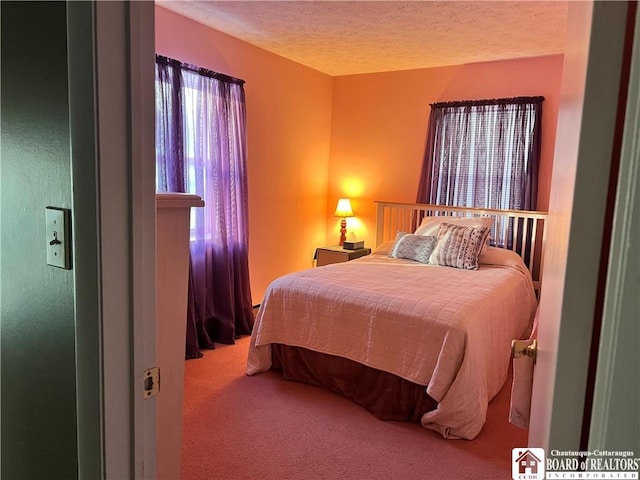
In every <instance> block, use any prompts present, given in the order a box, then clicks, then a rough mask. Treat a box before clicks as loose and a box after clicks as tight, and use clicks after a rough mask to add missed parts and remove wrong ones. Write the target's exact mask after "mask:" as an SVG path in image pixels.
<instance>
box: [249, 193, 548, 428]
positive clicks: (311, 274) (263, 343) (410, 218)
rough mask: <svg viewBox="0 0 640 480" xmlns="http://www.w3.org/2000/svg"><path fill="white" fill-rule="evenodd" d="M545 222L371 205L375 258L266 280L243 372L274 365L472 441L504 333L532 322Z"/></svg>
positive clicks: (492, 386) (507, 350)
mask: <svg viewBox="0 0 640 480" xmlns="http://www.w3.org/2000/svg"><path fill="white" fill-rule="evenodd" d="M545 219H546V215H545V214H544V213H540V212H524V211H501V210H486V209H484V210H481V209H469V208H457V207H442V206H434V205H425V204H401V203H391V202H377V219H376V223H377V227H376V228H377V231H376V248H375V249H374V251H373V253H372V254H371V255H368V256H366V257H361V258H359V259H356V260H352V261H350V262H347V263H338V264H332V265H327V266H323V267H319V268H313V269H308V270H304V271H300V272H295V273H291V274H288V275H285V276H283V277H280V278H278V279H276V280H275V281H274V282H272V284H271V285H270V286H269V287H268V289H267V292H266V293H265V297H264V299H263V302H262V304H261V307H260V309H259V311H258V313H257V316H256V322H255V325H254V329H253V333H252V338H251V344H250V347H249V355H248V360H247V374H248V375H254V374H258V373H260V372H264V371H266V370H269V369H275V370H280V371H282V375H283V377H284V378H285V379H288V380H295V381H301V382H306V383H309V384H312V385H317V386H321V387H324V388H328V389H330V390H333V391H334V392H337V393H339V394H341V395H344V396H345V397H347V398H350V399H352V400H353V401H355V402H357V403H359V404H360V405H362V406H363V407H365V408H366V409H367V410H369V411H371V412H372V413H373V414H374V415H376V416H377V417H378V418H381V419H384V420H400V421H415V422H419V423H421V424H422V425H423V426H424V427H426V428H428V429H432V430H435V431H437V432H439V433H440V434H441V435H442V436H443V437H445V438H464V439H473V438H475V437H476V436H477V435H478V433H479V432H480V431H481V429H482V426H483V425H484V422H485V419H486V413H487V407H488V404H489V402H490V400H491V399H492V398H493V397H494V396H495V395H496V394H497V393H498V392H499V391H500V389H501V388H502V386H503V385H504V382H505V380H506V377H507V372H508V367H509V363H510V357H511V340H512V339H516V338H525V337H526V336H527V333H528V330H529V329H530V328H531V323H532V319H533V316H534V314H535V311H536V307H537V299H536V290H537V289H538V288H539V284H540V278H541V274H542V272H541V268H540V267H541V265H542V254H543V251H544V250H543V243H544V221H545ZM461 245H462V247H461ZM471 250H474V251H475V255H474V254H473V252H472V253H469V252H470V251H471ZM425 252H426V254H425ZM451 252H458V253H459V254H458V255H457V256H456V255H452V254H451ZM460 252H463V254H460ZM474 262H475V263H474Z"/></svg>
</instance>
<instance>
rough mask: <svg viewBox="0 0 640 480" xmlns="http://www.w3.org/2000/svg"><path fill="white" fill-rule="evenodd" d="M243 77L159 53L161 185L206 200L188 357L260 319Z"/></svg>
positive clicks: (196, 253) (193, 274) (195, 256)
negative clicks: (251, 250) (254, 297)
mask: <svg viewBox="0 0 640 480" xmlns="http://www.w3.org/2000/svg"><path fill="white" fill-rule="evenodd" d="M243 83H244V82H243V81H242V80H238V79H235V78H233V77H228V76H226V75H221V74H218V73H215V72H211V71H208V70H205V69H202V68H198V67H194V66H192V65H188V64H184V63H181V62H178V61H177V60H172V59H168V58H166V57H161V56H158V57H157V58H156V158H157V187H158V190H159V191H173V192H187V193H195V194H197V195H199V196H201V197H202V198H203V200H204V201H205V206H204V208H194V209H192V212H191V242H190V247H191V265H190V272H189V299H188V312H187V345H186V358H197V357H200V356H202V353H201V352H200V348H214V342H218V343H224V344H233V343H234V339H236V338H238V337H239V336H240V335H244V334H250V333H251V329H252V327H253V312H252V302H251V290H250V286H249V258H248V225H247V224H248V213H247V212H248V206H247V205H248V203H247V168H246V156H247V154H246V110H245V96H244V87H243Z"/></svg>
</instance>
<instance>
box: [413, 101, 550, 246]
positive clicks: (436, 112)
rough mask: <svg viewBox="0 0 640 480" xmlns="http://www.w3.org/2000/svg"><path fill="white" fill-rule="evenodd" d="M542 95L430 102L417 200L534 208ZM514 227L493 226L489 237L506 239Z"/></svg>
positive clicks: (488, 206)
mask: <svg viewBox="0 0 640 480" xmlns="http://www.w3.org/2000/svg"><path fill="white" fill-rule="evenodd" d="M543 100H544V97H515V98H501V99H491V100H470V101H460V102H445V103H433V104H431V113H430V116H429V126H428V130H427V140H426V148H425V155H424V161H423V164H422V171H421V173H420V180H419V184H418V194H417V201H418V202H420V203H431V204H436V205H449V206H462V207H479V208H493V209H510V210H535V209H536V203H537V195H538V170H539V165H540V151H541V140H542V132H541V123H542V102H543ZM512 227H513V226H512V225H508V226H504V227H503V228H499V231H493V232H492V239H493V240H492V241H493V242H494V243H497V244H500V245H504V244H510V243H511V242H512V239H511V238H512V237H511V232H512V231H513V228H512ZM520 241H522V240H520Z"/></svg>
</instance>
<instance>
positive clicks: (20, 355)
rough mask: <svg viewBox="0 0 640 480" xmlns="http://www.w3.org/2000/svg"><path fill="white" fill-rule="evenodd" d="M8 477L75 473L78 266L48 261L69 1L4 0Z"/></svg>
mask: <svg viewBox="0 0 640 480" xmlns="http://www.w3.org/2000/svg"><path fill="white" fill-rule="evenodd" d="M1 8H2V52H1V55H2V99H1V103H2V147H1V148H2V150H1V152H2V154H1V158H2V178H1V180H0V182H1V188H0V203H1V205H2V218H1V224H0V225H1V241H2V251H1V264H2V271H1V277H0V280H1V283H2V303H1V305H0V314H1V319H2V323H1V329H2V332H1V333H2V340H1V342H2V343H1V352H2V353H1V365H2V374H1V382H2V383H1V385H2V389H1V392H2V397H1V402H2V413H1V415H2V418H1V422H2V462H1V464H2V471H1V472H0V476H1V477H2V478H11V479H20V478H25V479H27V478H29V479H31V478H43V477H46V478H51V479H55V478H60V479H65V480H66V479H72V478H76V477H77V449H76V409H75V360H74V310H73V301H74V285H73V272H72V271H71V270H61V269H59V268H55V267H51V266H47V264H46V255H45V247H44V244H45V243H44V242H45V222H44V218H45V217H44V214H45V207H46V206H47V205H51V206H57V207H66V208H70V207H71V173H70V156H69V155H70V154H69V127H68V118H69V108H68V103H67V62H66V20H65V14H66V11H65V4H64V3H63V2H42V3H40V2H2V7H1Z"/></svg>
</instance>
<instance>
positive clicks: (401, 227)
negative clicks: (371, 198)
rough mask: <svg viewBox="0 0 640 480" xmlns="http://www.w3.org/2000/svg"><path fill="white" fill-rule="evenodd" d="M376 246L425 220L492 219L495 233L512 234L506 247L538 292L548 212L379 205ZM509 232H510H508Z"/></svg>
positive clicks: (422, 205)
mask: <svg viewBox="0 0 640 480" xmlns="http://www.w3.org/2000/svg"><path fill="white" fill-rule="evenodd" d="M375 203H376V205H377V210H376V246H379V245H381V244H382V243H384V242H387V241H390V240H394V239H395V238H396V234H397V233H398V232H413V231H414V230H415V229H416V228H417V226H418V225H420V222H421V221H422V218H423V217H426V216H450V217H492V218H493V219H494V223H493V224H494V227H493V228H494V229H500V230H504V231H508V232H509V237H510V238H509V239H510V241H508V242H506V244H505V245H496V246H499V247H501V248H509V249H511V250H513V251H515V252H516V253H518V254H519V255H520V256H521V257H522V258H523V259H524V262H525V264H526V265H527V267H528V268H529V270H530V271H531V275H532V276H533V283H534V286H535V288H536V290H539V288H540V280H541V279H542V259H543V255H544V240H545V233H546V232H545V222H546V219H547V213H546V212H532V211H527V210H493V209H487V208H470V207H469V208H467V207H447V206H444V205H429V204H426V203H396V202H382V201H376V202H375ZM505 229H508V230H505Z"/></svg>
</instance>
